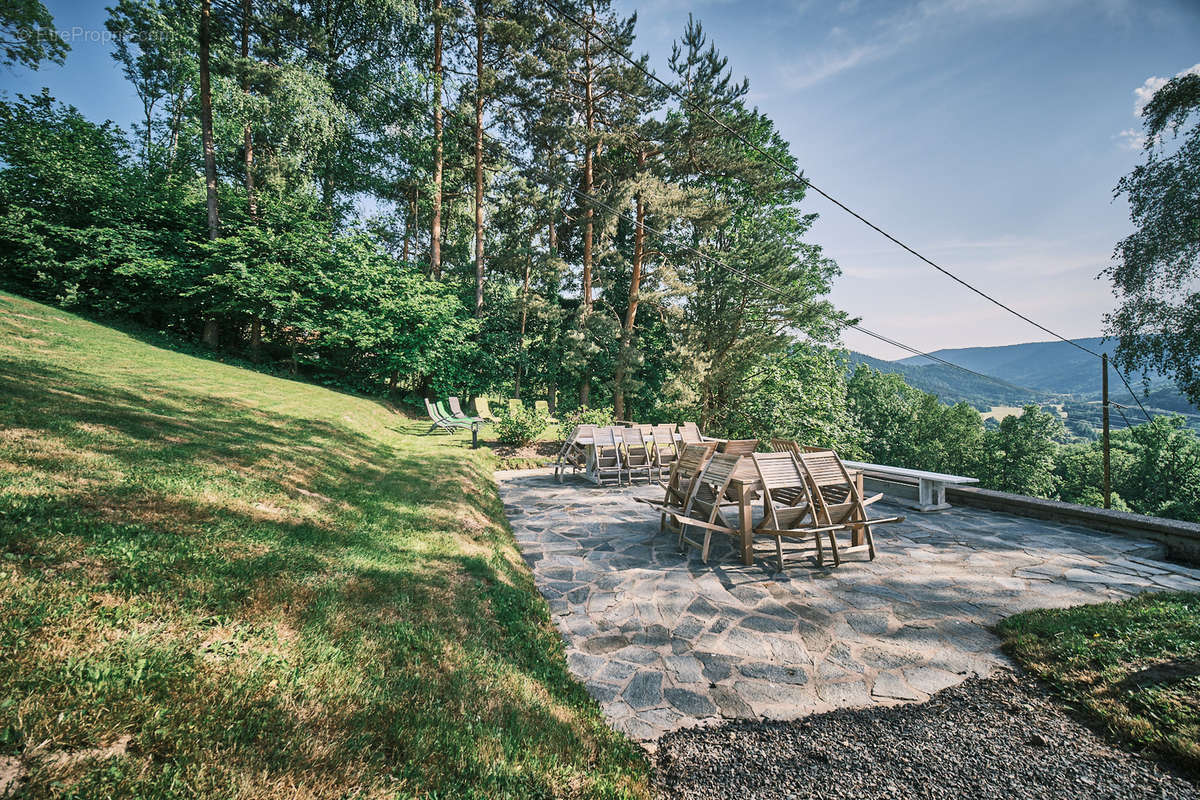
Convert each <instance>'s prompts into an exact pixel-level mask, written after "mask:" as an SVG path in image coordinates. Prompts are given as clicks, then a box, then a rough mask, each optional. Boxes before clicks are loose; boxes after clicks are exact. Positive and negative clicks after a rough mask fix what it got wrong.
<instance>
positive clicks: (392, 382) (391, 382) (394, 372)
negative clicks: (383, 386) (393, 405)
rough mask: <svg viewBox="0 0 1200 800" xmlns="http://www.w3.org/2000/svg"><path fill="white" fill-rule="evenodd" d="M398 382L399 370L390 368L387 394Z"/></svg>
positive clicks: (393, 389)
mask: <svg viewBox="0 0 1200 800" xmlns="http://www.w3.org/2000/svg"><path fill="white" fill-rule="evenodd" d="M398 383H400V370H398V369H394V370H392V374H391V375H389V376H388V394H391V393H392V392H394V391H396V384H398Z"/></svg>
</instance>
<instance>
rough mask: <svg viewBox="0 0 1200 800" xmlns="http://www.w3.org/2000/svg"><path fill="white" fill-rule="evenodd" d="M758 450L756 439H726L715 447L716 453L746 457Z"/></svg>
mask: <svg viewBox="0 0 1200 800" xmlns="http://www.w3.org/2000/svg"><path fill="white" fill-rule="evenodd" d="M757 449H758V439H727V440H726V441H724V442H721V444H720V445H718V446H717V452H718V453H729V454H730V455H734V456H748V455H750V454H751V453H753V452H754V451H755V450H757Z"/></svg>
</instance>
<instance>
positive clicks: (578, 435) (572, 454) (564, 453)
mask: <svg viewBox="0 0 1200 800" xmlns="http://www.w3.org/2000/svg"><path fill="white" fill-rule="evenodd" d="M595 436H596V426H595V425H576V426H575V430H573V431H571V435H570V436H568V437H567V439H566V441H565V442H563V446H562V448H560V449H559V451H558V461H556V462H555V464H554V477H555V478H558V482H559V483H562V481H563V475H564V474H565V473H566V471H567V467H570V468H571V471H572V473H577V472H579V470H581V469H584V468H585V467H586V466H587V448H586V447H584V445H582V444H580V443H579V440H580V439H594V438H595Z"/></svg>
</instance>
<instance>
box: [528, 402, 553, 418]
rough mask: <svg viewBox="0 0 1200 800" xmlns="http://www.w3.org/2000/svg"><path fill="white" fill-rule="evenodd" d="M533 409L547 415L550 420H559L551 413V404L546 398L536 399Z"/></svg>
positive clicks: (544, 415)
mask: <svg viewBox="0 0 1200 800" xmlns="http://www.w3.org/2000/svg"><path fill="white" fill-rule="evenodd" d="M533 410H534V411H536V412H537V413H539V414H541V415H542V416H543V417H545V418H546V420H547V421H548V422H558V420H557V419H555V418H554V417H552V416H551V415H550V404H549V403H547V402H546V401H545V400H534V401H533Z"/></svg>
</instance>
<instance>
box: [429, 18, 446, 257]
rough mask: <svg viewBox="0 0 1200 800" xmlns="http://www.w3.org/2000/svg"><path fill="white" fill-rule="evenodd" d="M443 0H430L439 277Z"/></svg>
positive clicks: (434, 242) (433, 244) (434, 239)
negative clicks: (431, 1) (431, 4)
mask: <svg viewBox="0 0 1200 800" xmlns="http://www.w3.org/2000/svg"><path fill="white" fill-rule="evenodd" d="M443 158H444V152H443V143H442V0H433V219H432V220H431V222H430V225H429V238H430V242H429V274H430V275H432V276H433V277H434V278H437V279H439V280H440V279H441V277H442V161H443Z"/></svg>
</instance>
